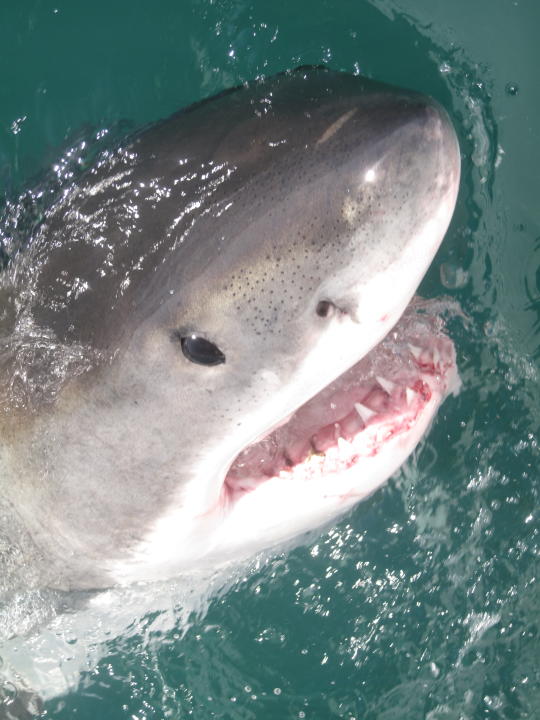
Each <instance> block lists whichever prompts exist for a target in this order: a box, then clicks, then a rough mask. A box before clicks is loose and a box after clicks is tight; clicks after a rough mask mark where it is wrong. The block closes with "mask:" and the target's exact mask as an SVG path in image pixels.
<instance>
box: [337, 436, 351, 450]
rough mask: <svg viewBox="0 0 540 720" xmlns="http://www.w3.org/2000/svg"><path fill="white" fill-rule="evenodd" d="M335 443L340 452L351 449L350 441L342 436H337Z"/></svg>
mask: <svg viewBox="0 0 540 720" xmlns="http://www.w3.org/2000/svg"><path fill="white" fill-rule="evenodd" d="M337 445H338V448H339V450H340V451H341V452H349V451H350V449H351V443H350V442H349V441H348V440H345V438H342V437H339V438H338V441H337Z"/></svg>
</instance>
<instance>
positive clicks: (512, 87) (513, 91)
mask: <svg viewBox="0 0 540 720" xmlns="http://www.w3.org/2000/svg"><path fill="white" fill-rule="evenodd" d="M504 90H505V92H506V94H507V95H511V96H514V95H517V94H518V92H519V85H517V83H512V82H509V83H507V84H506V87H505V88H504Z"/></svg>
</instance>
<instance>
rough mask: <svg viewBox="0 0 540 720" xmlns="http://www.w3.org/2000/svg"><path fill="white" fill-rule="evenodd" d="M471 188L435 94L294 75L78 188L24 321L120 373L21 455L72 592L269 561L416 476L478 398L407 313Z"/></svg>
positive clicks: (40, 422)
mask: <svg viewBox="0 0 540 720" xmlns="http://www.w3.org/2000/svg"><path fill="white" fill-rule="evenodd" d="M459 173H460V157H459V148H458V144H457V140H456V136H455V133H454V130H453V128H452V125H451V123H450V121H449V119H448V116H447V114H446V113H445V111H444V110H443V109H442V108H441V107H440V106H439V105H438V104H437V103H436V102H434V101H433V100H431V99H428V98H426V97H424V96H422V95H419V94H418V93H415V92H411V91H405V90H399V89H396V88H392V87H389V86H386V85H381V84H378V83H375V82H372V81H369V80H366V79H363V78H359V77H353V76H351V75H348V74H345V73H334V72H330V71H328V70H325V69H299V70H297V71H295V72H293V73H286V74H282V75H279V76H276V77H274V78H271V79H269V80H266V81H264V82H256V83H253V84H251V85H248V86H245V87H242V88H240V89H236V90H234V91H230V92H227V93H224V94H222V95H221V96H218V97H217V98H214V99H211V100H209V101H205V102H203V103H200V104H198V105H196V106H193V107H191V108H188V109H187V110H186V111H183V112H181V113H178V114H176V115H174V116H172V117H171V118H170V119H168V120H165V121H163V122H161V123H158V124H157V125H155V126H152V127H150V128H148V129H146V130H144V131H142V132H141V133H140V134H139V135H138V136H136V137H135V138H132V139H131V140H130V142H129V143H128V144H126V145H125V146H123V147H122V148H120V149H119V150H117V151H116V152H115V153H109V154H106V155H105V156H104V157H102V158H101V160H100V161H99V162H98V163H97V165H96V167H95V168H94V169H93V170H92V171H90V172H89V173H87V174H86V175H85V176H84V177H83V179H82V180H80V181H79V182H78V183H77V185H76V186H75V187H73V188H72V189H71V191H70V192H68V193H65V195H64V197H63V198H62V200H61V201H59V202H58V203H57V204H56V206H55V207H53V208H52V209H51V210H50V212H49V214H48V216H47V218H46V219H45V222H44V223H43V225H42V226H41V228H40V230H39V232H38V234H37V236H36V238H35V239H34V245H35V247H36V248H37V250H35V252H34V254H33V255H32V261H33V263H34V266H36V265H37V266H39V272H38V273H35V272H34V275H35V277H36V278H37V279H35V280H34V281H33V283H34V284H33V294H32V301H31V302H29V303H27V313H28V315H29V316H30V317H31V320H32V323H33V326H34V327H39V328H42V329H43V328H46V329H47V333H49V335H50V336H51V337H53V338H54V339H55V342H56V343H57V344H58V343H59V344H60V345H61V346H62V347H63V348H68V349H69V348H74V347H77V348H91V350H92V352H93V353H97V354H98V355H99V357H100V358H102V360H101V361H99V362H96V363H94V365H92V367H90V369H87V368H85V372H81V373H79V374H77V373H72V375H70V374H69V372H68V371H66V373H65V377H63V378H62V383H61V384H60V385H59V386H58V388H56V389H55V392H54V393H51V397H50V398H48V399H47V401H43V402H42V404H41V405H40V406H39V408H38V411H37V412H36V411H35V409H34V411H33V414H32V420H31V422H26V418H24V413H23V421H21V422H18V424H17V427H18V428H20V429H19V430H17V431H16V432H13V433H12V439H11V440H10V442H9V444H8V446H7V450H6V453H5V455H6V459H5V461H4V462H5V463H6V464H8V465H9V467H10V468H11V469H12V472H13V473H15V472H16V473H17V475H18V477H19V478H21V480H20V484H19V485H20V488H19V489H18V490H17V491H15V492H12V493H11V498H12V503H13V504H14V505H15V506H16V508H17V510H18V512H19V513H20V514H21V516H22V517H23V518H24V522H25V524H26V526H27V527H28V528H29V530H30V532H31V534H32V536H33V537H34V538H35V541H36V545H37V546H39V547H40V548H41V550H42V552H43V554H44V555H45V556H51V557H54V558H55V562H56V564H55V568H56V570H55V572H58V573H59V575H60V576H61V577H62V583H63V584H64V585H67V586H75V585H76V586H96V585H97V586H104V585H109V584H114V583H121V582H131V581H137V580H151V579H154V578H160V577H167V576H171V575H174V574H176V573H178V572H181V571H182V570H184V569H189V568H192V567H195V566H198V565H200V564H201V563H207V562H208V563H220V562H226V561H228V560H230V559H235V558H237V557H238V556H239V555H248V554H251V553H253V552H254V551H257V550H259V549H261V548H264V547H267V546H272V545H275V544H276V543H279V542H282V541H284V540H288V539H290V538H292V537H295V536H297V535H299V534H301V533H303V532H306V531H308V530H310V529H312V528H313V527H316V526H318V525H320V524H322V523H325V522H328V520H329V519H331V518H333V517H335V516H336V515H338V514H339V513H342V512H344V511H345V510H346V509H347V508H349V507H350V506H351V505H352V504H354V503H355V502H357V501H358V500H359V499H361V498H363V497H365V496H366V495H368V494H370V493H371V492H373V490H374V489H375V488H376V487H378V486H379V485H381V484H382V483H383V482H384V481H385V480H386V479H387V478H388V477H389V476H390V475H392V473H394V472H395V471H396V469H397V468H398V467H399V466H400V465H401V464H402V463H403V462H404V460H405V459H406V458H407V456H408V455H409V454H410V452H411V451H412V450H413V449H414V447H415V446H416V444H417V443H418V441H419V440H420V438H421V437H422V435H423V434H424V432H425V430H426V428H427V427H428V426H429V423H430V421H431V420H432V418H433V416H434V414H435V412H436V410H437V407H438V405H439V404H440V402H441V401H442V400H443V399H444V397H445V396H446V394H447V393H448V392H449V391H451V390H452V389H454V388H455V386H456V382H457V380H456V378H457V375H456V368H455V356H454V350H453V346H452V343H451V342H450V340H448V338H446V337H445V336H444V334H442V332H441V328H440V326H439V323H438V321H437V319H436V318H435V317H434V316H433V315H432V314H430V313H418V312H416V311H415V310H414V308H413V309H410V310H408V311H407V312H406V313H405V311H406V308H407V307H408V306H409V304H410V302H411V299H412V298H413V295H414V293H415V291H416V289H417V287H418V285H419V283H420V281H421V280H422V278H423V276H424V274H425V272H426V270H427V268H428V267H429V265H430V264H431V262H432V260H433V258H434V256H435V253H436V252H437V249H438V247H439V245H440V243H441V240H442V238H443V237H444V234H445V232H446V229H447V227H448V224H449V221H450V218H451V215H452V212H453V208H454V205H455V201H456V195H457V191H458V186H459ZM59 237H60V238H61V239H62V242H60V243H58V242H53V240H54V239H58V238H59ZM36 258H37V259H39V262H38V261H37V260H36ZM27 262H28V261H27ZM21 276H24V272H22V271H20V272H19V277H21ZM77 288H78V289H79V291H78V292H77V291H76V289H77ZM404 313H405V315H404ZM103 358H105V359H104V360H103ZM19 416H20V413H19V415H18V417H19ZM30 446H31V447H32V453H31V458H30V459H28V448H29V447H30ZM59 567H61V568H62V570H61V571H58V568H59ZM49 582H51V580H50V579H49ZM52 582H54V581H52Z"/></svg>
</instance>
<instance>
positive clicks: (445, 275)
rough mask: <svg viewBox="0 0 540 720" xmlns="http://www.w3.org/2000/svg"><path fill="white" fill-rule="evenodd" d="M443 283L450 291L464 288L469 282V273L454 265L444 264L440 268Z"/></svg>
mask: <svg viewBox="0 0 540 720" xmlns="http://www.w3.org/2000/svg"><path fill="white" fill-rule="evenodd" d="M439 274H440V278H441V283H442V284H443V285H444V287H445V288H447V289H448V290H456V289H458V288H462V287H464V286H465V285H466V284H467V282H468V280H469V273H468V272H467V271H466V270H464V269H463V268H461V267H459V265H455V264H454V263H443V264H442V265H441V267H440V271H439Z"/></svg>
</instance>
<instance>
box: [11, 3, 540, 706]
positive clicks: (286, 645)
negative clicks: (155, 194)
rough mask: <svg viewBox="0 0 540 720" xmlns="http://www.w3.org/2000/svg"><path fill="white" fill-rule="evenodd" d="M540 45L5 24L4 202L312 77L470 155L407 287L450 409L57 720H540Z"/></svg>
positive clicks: (191, 13) (318, 24)
mask: <svg viewBox="0 0 540 720" xmlns="http://www.w3.org/2000/svg"><path fill="white" fill-rule="evenodd" d="M539 22H540V7H539V6H538V5H537V3H535V2H534V0H528V1H524V0H514V1H510V0H496V1H495V2H493V0H477V1H476V2H475V3H470V2H468V1H465V0H459V1H458V0H456V2H453V3H447V2H443V0H372V2H367V1H366V0H355V1H354V2H353V1H352V0H339V2H337V0H336V1H334V2H329V1H328V2H323V1H322V0H311V1H310V2H305V1H300V0H298V2H296V3H291V2H283V1H282V0H276V1H275V2H273V3H255V2H253V3H249V2H240V1H238V2H230V1H229V2H226V1H224V0H221V1H218V0H216V1H215V2H210V0H204V1H203V0H201V1H200V2H196V1H193V0H192V1H191V2H188V1H187V0H186V1H185V2H182V3H180V2H178V1H177V2H172V1H170V0H169V1H168V0H163V1H162V2H160V3H159V4H156V3H154V4H151V3H145V2H133V0H131V1H130V2H128V1H127V0H118V1H117V2H115V3H110V2H107V3H105V2H102V1H101V0H95V1H94V2H93V3H80V2H72V1H69V0H58V1H57V2H48V1H47V2H45V1H40V0H34V1H33V2H30V1H29V0H26V1H23V2H13V1H11V2H10V1H9V0H6V1H5V2H4V3H3V4H2V8H1V9H0V59H1V62H2V65H1V66H2V70H3V72H2V83H1V84H0V180H1V182H2V186H1V187H2V188H3V189H4V191H5V192H6V193H9V194H12V195H13V194H16V193H18V192H20V191H21V188H23V187H25V186H27V185H28V184H29V183H30V182H31V179H32V178H33V177H34V176H35V175H36V173H39V172H40V171H43V170H44V169H47V168H48V167H50V165H51V164H53V163H54V162H55V161H56V160H57V159H58V157H60V155H61V154H62V152H63V151H64V150H65V148H66V147H68V146H69V144H70V142H73V141H74V138H78V137H81V136H84V134H85V133H90V134H91V133H94V132H96V131H98V130H99V129H103V128H118V127H120V128H128V127H134V126H140V125H142V124H144V123H146V122H150V121H152V120H155V119H157V118H160V117H164V116H166V115H167V114H169V113H171V112H172V111H174V110H175V109H177V108H178V107H181V106H183V105H186V104H187V103H189V102H192V101H194V100H197V99H199V98H201V97H204V96H207V95H210V94H212V93H214V92H217V91H219V90H221V89H223V88H225V87H228V86H231V85H234V84H238V83H239V82H241V81H243V80H247V79H250V78H252V77H255V76H257V75H259V74H261V73H264V74H270V73H273V72H277V71H280V70H282V69H284V68H288V67H293V66H295V65H299V64H307V63H320V62H325V63H328V64H329V65H331V66H332V67H334V68H341V69H346V70H349V71H353V72H362V73H365V74H367V75H369V76H372V77H375V78H377V79H379V80H385V81H388V82H392V83H395V84H398V85H404V86H408V87H412V88H415V89H418V90H421V91H423V92H427V93H429V94H431V95H433V96H435V97H436V98H437V99H438V100H439V101H440V102H442V103H443V104H444V105H445V106H446V107H447V108H448V110H449V112H450V113H451V115H452V117H453V119H454V122H455V124H456V128H457V131H458V134H459V137H460V143H461V147H462V153H463V181H462V187H461V192H460V197H459V201H458V207H457V209H456V213H455V217H454V220H453V222H452V225H451V227H450V230H449V232H448V235H447V239H446V241H445V243H444V245H443V247H442V249H441V251H440V253H439V255H438V257H437V259H436V262H435V263H434V265H433V267H432V269H431V270H430V272H429V274H428V276H427V278H426V280H425V282H424V285H423V287H422V291H423V293H424V294H425V295H428V296H438V295H441V294H446V295H449V296H451V297H452V298H454V299H455V300H457V301H458V302H459V303H460V305H461V307H462V309H463V311H464V313H465V314H466V315H467V317H468V322H463V320H460V319H459V318H455V319H454V320H453V321H452V322H451V324H450V332H451V334H452V336H453V338H454V340H455V342H456V346H457V350H458V362H459V366H460V372H461V376H462V380H463V390H462V392H461V394H460V396H459V397H458V398H451V399H450V400H448V401H447V403H446V404H445V406H444V407H443V409H442V411H441V412H440V413H439V416H438V419H437V421H436V423H435V425H434V427H433V429H432V432H431V434H430V435H429V438H428V440H427V441H426V442H425V443H424V445H423V446H422V447H421V448H420V449H419V450H418V452H417V453H416V456H415V458H414V459H413V460H412V461H411V462H410V463H408V465H407V466H406V467H405V469H404V470H403V471H402V472H401V473H400V474H399V475H398V476H397V477H395V478H394V479H393V480H392V481H391V482H390V483H389V484H388V486H387V487H385V488H384V489H382V490H380V491H379V492H378V493H377V494H376V495H375V496H373V497H372V498H371V499H370V500H368V501H367V502H364V503H363V504H361V505H359V506H358V507H357V508H356V509H355V511H354V512H353V513H352V514H350V515H349V516H348V517H346V518H344V519H343V520H342V521H341V522H339V523H337V524H336V525H335V526H334V527H333V528H332V529H331V530H330V531H327V532H324V533H322V534H321V535H320V536H318V537H317V538H316V539H314V540H313V541H312V542H311V544H308V545H304V546H303V547H301V548H298V549H296V550H294V551H291V552H288V553H285V554H283V555H281V556H278V557H276V558H274V559H272V560H270V561H269V562H268V563H267V564H265V565H263V566H261V567H260V568H258V569H257V568H252V569H251V570H250V571H249V572H248V573H247V574H246V577H245V578H238V579H236V580H235V581H234V582H233V583H232V586H230V587H229V589H228V590H227V591H224V592H222V593H220V594H217V595H215V596H214V597H213V599H211V600H210V601H209V605H208V608H207V610H206V612H204V613H201V612H199V613H194V614H192V616H191V618H190V622H189V624H186V619H185V614H184V613H182V612H180V611H179V610H178V609H171V610H170V612H169V613H168V615H167V617H168V619H169V621H168V622H164V621H163V616H162V615H160V613H159V612H155V613H153V614H149V615H148V616H147V617H146V618H145V621H144V623H139V624H137V623H135V625H134V627H133V628H132V629H131V631H130V632H129V633H126V634H125V636H123V637H121V638H116V639H114V638H113V639H111V640H110V641H109V642H108V643H107V644H106V646H105V647H103V648H102V651H101V652H102V653H104V657H103V659H101V660H100V661H99V662H98V664H97V666H96V667H95V668H93V669H92V668H90V669H89V670H88V671H87V672H85V673H84V674H83V676H82V679H81V683H80V685H79V688H78V689H77V690H75V691H73V692H71V693H69V694H66V695H64V696H62V697H59V698H56V699H54V700H50V701H49V702H48V703H47V704H46V706H45V711H46V713H47V716H48V717H53V718H55V719H56V718H58V719H59V720H63V719H64V718H66V719H67V718H73V717H78V718H89V719H90V718H92V719H93V718H96V717H101V718H107V719H110V720H113V719H114V720H116V719H120V718H129V719H131V720H133V719H137V720H143V718H148V720H153V719H156V720H157V719H158V718H164V717H170V718H184V717H194V718H204V719H205V720H206V719H207V718H227V719H231V720H232V719H236V718H238V719H240V718H242V720H243V719H245V718H257V720H262V719H263V718H308V719H311V720H313V719H319V718H320V719H323V718H347V719H348V720H351V719H352V718H357V719H360V718H365V719H368V718H369V719H372V718H373V719H375V718H376V719H377V720H390V719H393V718H400V719H402V718H429V720H454V719H455V720H458V719H460V718H463V720H465V719H467V720H469V719H471V720H473V719H477V718H478V719H479V718H490V719H491V718H493V719H495V718H509V719H510V718H512V719H513V718H534V717H538V716H539V712H540V711H539V710H538V708H539V707H540V686H539V675H540V671H539V670H538V668H539V667H540V648H539V641H538V634H539V627H538V616H539V615H538V612H539V609H540V599H539V596H538V590H537V587H536V574H537V573H538V570H539V560H538V551H539V538H538V530H539V525H538V504H539V490H540V481H539V472H538V468H539V455H540V453H539V448H538V429H539V424H540V423H539V421H540V385H539V382H538V380H539V361H540V218H539V211H538V190H539V181H538V167H539V164H540V142H539V140H540V138H539V134H540V132H539V130H538V123H537V117H538V111H539V109H540V85H539V83H538V80H537V68H538V66H539V60H540V57H539V54H540V53H539V51H538V49H537V47H538V45H537V28H538V26H539ZM149 638H150V639H151V641H149Z"/></svg>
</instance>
